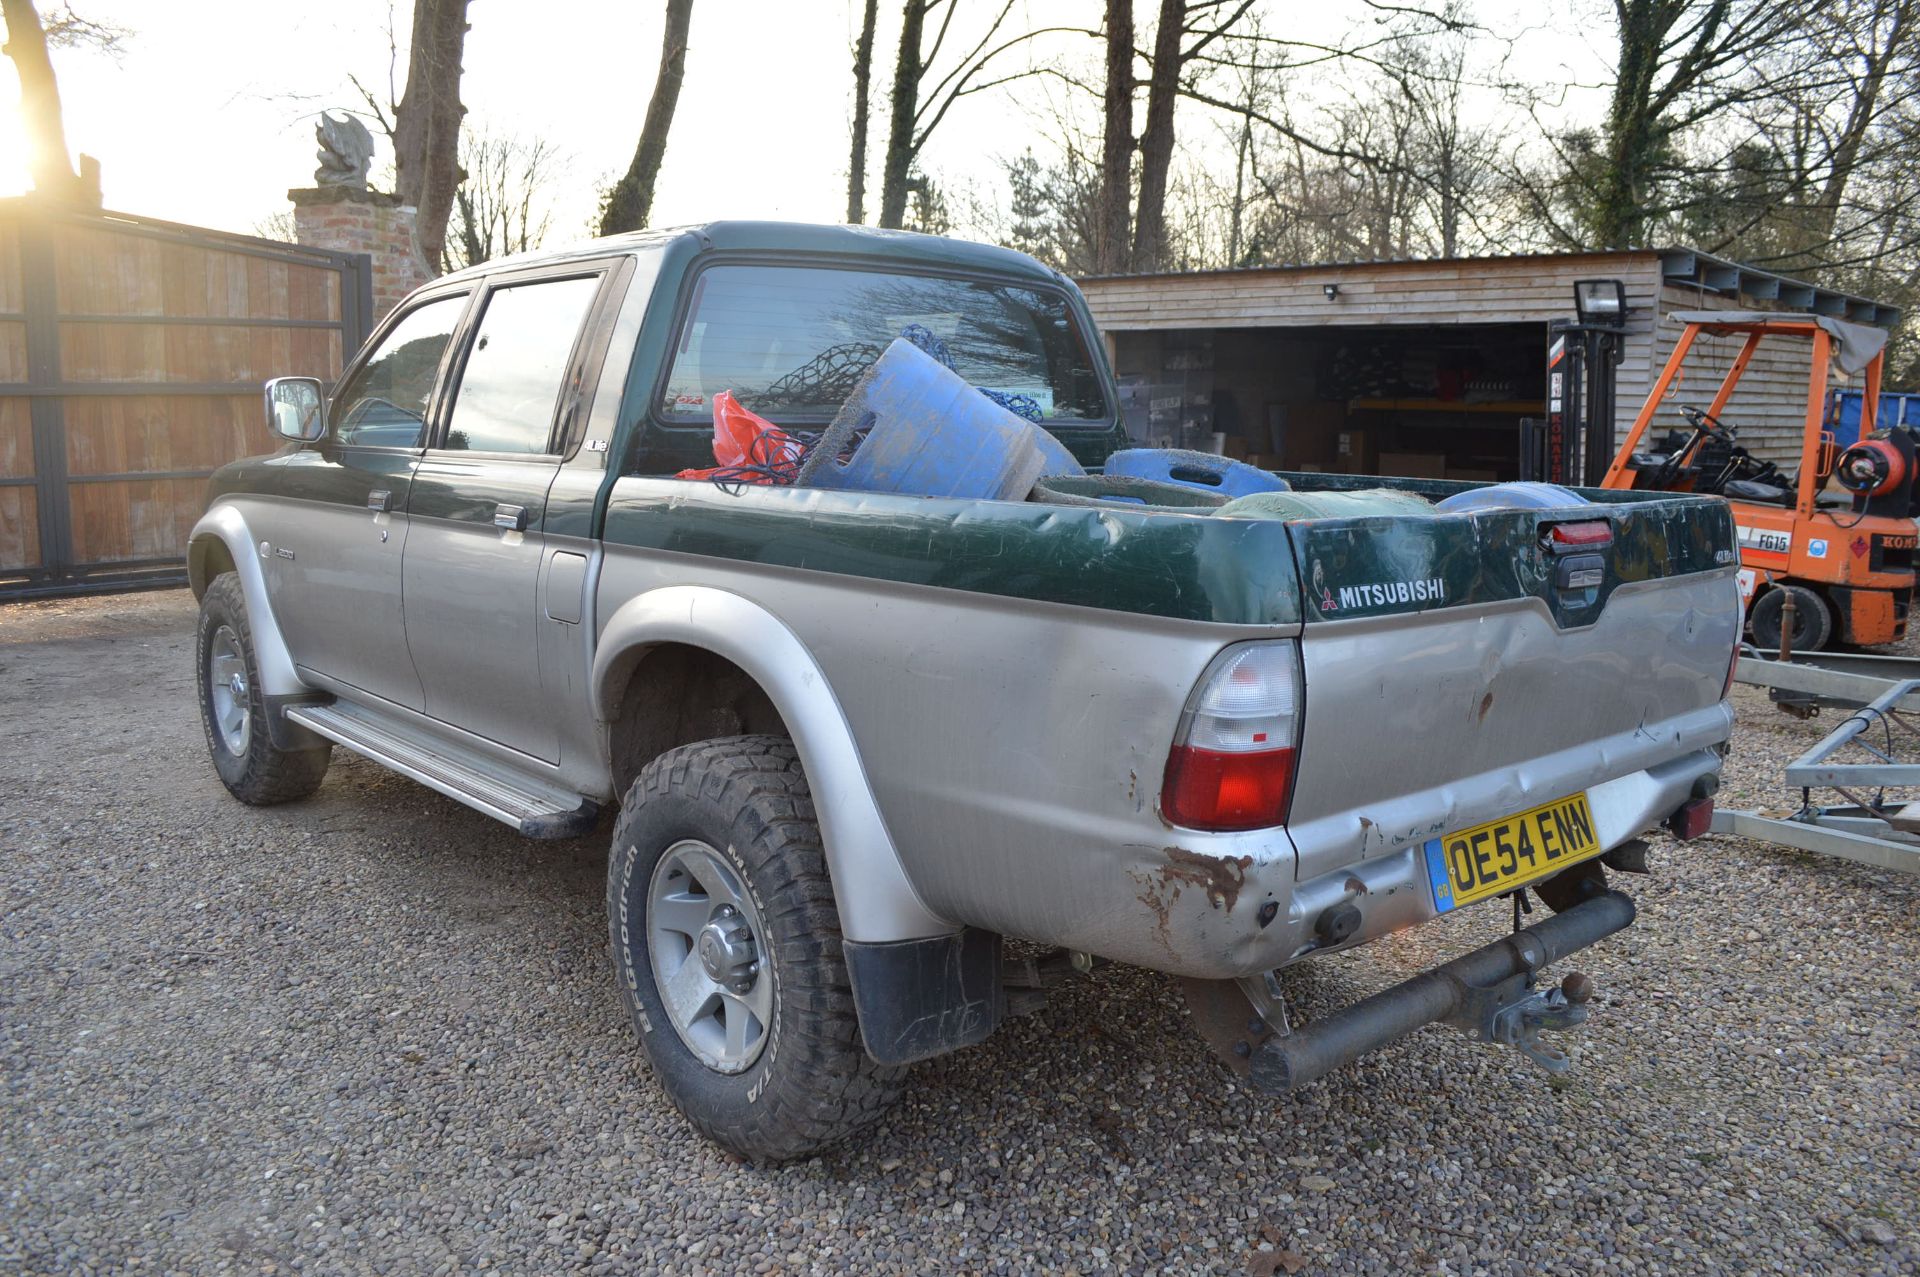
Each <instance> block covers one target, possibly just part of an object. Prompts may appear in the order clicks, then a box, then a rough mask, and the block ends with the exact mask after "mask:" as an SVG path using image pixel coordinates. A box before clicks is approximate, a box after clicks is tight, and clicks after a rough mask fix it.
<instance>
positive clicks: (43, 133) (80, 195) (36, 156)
mask: <svg viewBox="0 0 1920 1277" xmlns="http://www.w3.org/2000/svg"><path fill="white" fill-rule="evenodd" d="M0 16H4V17H5V19H6V23H7V43H6V49H5V52H6V55H7V57H8V58H9V59H11V60H12V62H13V68H14V71H15V72H16V73H17V74H18V75H19V77H20V113H21V115H22V117H23V123H24V124H25V125H26V133H27V169H28V172H29V173H30V174H31V175H32V177H33V189H34V191H35V192H36V193H37V194H40V195H44V196H48V197H51V198H54V199H62V200H80V201H83V202H86V203H91V204H98V203H99V202H100V182H99V173H98V167H97V166H96V165H93V164H92V162H91V161H90V160H89V158H88V157H86V156H84V155H83V156H81V157H80V159H81V165H80V168H79V169H78V170H76V169H75V168H74V164H73V157H72V154H71V153H70V152H69V151H68V149H67V126H66V122H65V118H64V116H63V114H62V112H61V109H60V84H59V81H58V79H57V78H56V77H55V76H54V73H53V59H52V58H51V57H49V56H48V54H47V50H48V48H50V47H52V48H63V47H72V46H76V45H78V46H88V47H92V48H96V49H101V50H105V51H107V52H113V51H115V50H116V49H117V48H118V47H119V44H120V42H121V40H123V39H124V38H125V36H126V34H127V32H126V31H125V29H124V28H121V27H116V26H112V25H109V24H105V23H99V22H93V21H90V20H88V19H86V18H83V17H81V16H79V15H77V14H75V13H74V12H73V10H71V9H67V8H58V9H52V10H49V11H48V13H47V16H46V18H45V19H44V20H43V19H42V18H41V16H40V12H39V10H38V9H36V8H35V7H34V4H33V0H0Z"/></svg>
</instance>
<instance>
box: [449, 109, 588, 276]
mask: <svg viewBox="0 0 1920 1277" xmlns="http://www.w3.org/2000/svg"><path fill="white" fill-rule="evenodd" d="M460 167H461V169H462V170H463V171H464V172H465V173H466V179H465V180H464V181H462V182H461V183H460V189H459V190H458V191H456V192H454V196H453V217H452V220H451V221H450V222H449V223H448V226H447V242H446V248H445V251H444V253H443V256H442V260H441V268H442V269H443V270H460V269H462V268H464V267H467V266H474V265H478V264H479V263H481V262H485V261H491V260H492V259H493V258H495V257H503V256H505V255H506V254H508V253H524V252H527V251H528V250H530V249H535V248H538V247H540V244H541V242H542V241H543V240H545V239H546V236H547V231H548V230H549V228H550V227H551V225H552V220H553V209H552V205H551V204H550V203H549V201H548V200H547V198H546V195H545V192H546V190H547V188H548V187H549V186H550V185H551V184H552V182H553V180H554V179H555V178H557V177H560V176H562V175H563V173H564V171H565V168H566V162H565V159H564V157H563V156H561V154H560V153H559V151H558V150H557V149H556V148H555V147H554V145H553V144H552V143H551V142H549V141H547V140H546V139H545V138H539V137H536V138H532V139H527V138H522V137H518V136H515V135H513V134H508V133H496V132H492V131H490V130H485V129H480V130H475V129H469V130H468V131H467V134H466V137H465V138H464V139H463V140H462V142H461V146H460Z"/></svg>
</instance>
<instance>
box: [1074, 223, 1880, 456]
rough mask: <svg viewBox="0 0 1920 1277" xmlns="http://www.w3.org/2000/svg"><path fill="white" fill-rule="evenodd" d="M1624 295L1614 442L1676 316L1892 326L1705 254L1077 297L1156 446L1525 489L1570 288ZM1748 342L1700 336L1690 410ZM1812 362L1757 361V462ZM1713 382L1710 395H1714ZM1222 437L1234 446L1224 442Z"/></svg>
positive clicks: (1789, 445) (1310, 271)
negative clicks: (1524, 437)
mask: <svg viewBox="0 0 1920 1277" xmlns="http://www.w3.org/2000/svg"><path fill="white" fill-rule="evenodd" d="M1587 279H1617V280H1620V281H1621V282H1622V283H1623V284H1624V285H1625V288H1626V296H1627V305H1628V315H1627V325H1626V326H1627V336H1626V338H1625V342H1624V346H1625V357H1624V361H1623V362H1622V364H1621V365H1620V367H1619V370H1618V403H1617V420H1616V433H1619V432H1624V430H1625V429H1626V427H1627V426H1628V425H1630V424H1631V422H1632V420H1633V417H1634V414H1635V413H1636V412H1637V411H1638V410H1639V408H1640V406H1641V404H1642V403H1643V401H1644V400H1645V398H1646V395H1647V390H1648V387H1649V386H1650V385H1651V384H1652V382H1653V378H1654V377H1655V376H1656V375H1657V373H1658V371H1659V369H1660V367H1661V365H1662V363H1664V361H1665V360H1666V358H1667V355H1668V353H1669V352H1670V351H1671V350H1672V348H1673V341H1674V338H1675V337H1676V336H1677V335H1678V332H1679V327H1678V325H1676V324H1674V323H1672V322H1670V321H1669V320H1668V316H1669V315H1671V314H1672V313H1673V312H1675V311H1680V310H1718V309H1725V310H1754V309H1761V310H1769V309H1772V310H1782V311H1793V310H1800V311H1813V312H1816V313H1819V314H1826V315H1835V316H1839V317H1841V318H1845V319H1849V320H1853V321H1855V322H1859V323H1866V324H1874V325H1878V326H1880V327H1891V326H1892V324H1893V323H1894V322H1895V321H1896V320H1897V319H1898V317H1899V313H1898V311H1897V310H1895V309H1894V308H1893V307H1891V306H1887V305H1884V304H1881V303H1879V302H1875V301H1872V300H1870V299H1868V298H1863V297H1854V296H1849V295H1847V294H1844V293H1836V292H1833V291H1831V290H1828V289H1824V288H1819V287H1816V286H1814V285H1812V284H1808V283H1805V282H1802V281H1799V280H1794V279H1789V278H1786V277H1784V276H1780V275H1774V274H1770V273H1768V272H1766V271H1760V270H1754V269H1752V268H1750V267H1745V266H1740V265H1738V264H1736V263H1733V262H1728V261H1723V260H1721V259H1719V258H1716V257H1713V256H1710V255H1708V254H1705V253H1700V252H1696V251H1693V250H1691V249H1659V250H1654V249H1648V250H1643V251H1633V252H1618V253H1558V254H1533V255H1527V256H1514V257H1485V258H1455V259H1443V260H1432V261H1392V262H1344V263H1334V264H1324V265H1311V266H1276V267H1260V268H1254V269H1248V270H1221V271H1198V272H1193V273H1188V274H1165V275H1126V276H1097V277H1092V278H1087V279H1082V280H1080V281H1079V284H1080V287H1081V290H1082V291H1083V292H1084V293H1085V294H1086V297H1087V302H1088V305H1089V306H1090V307H1091V308H1092V310H1093V315H1094V318H1095V319H1096V320H1097V321H1098V323H1099V325H1100V328H1101V330H1102V331H1103V332H1104V333H1105V335H1106V340H1107V344H1108V354H1109V356H1110V357H1111V358H1112V360H1113V364H1114V369H1115V371H1116V372H1117V373H1118V374H1119V376H1120V378H1121V380H1122V383H1123V386H1124V387H1125V388H1126V393H1127V398H1128V412H1129V419H1130V424H1131V425H1132V426H1133V427H1134V429H1135V431H1136V433H1137V435H1138V437H1141V438H1144V439H1147V440H1150V441H1152V442H1155V443H1170V444H1173V445H1175V446H1183V447H1200V448H1207V447H1209V446H1210V445H1211V444H1214V443H1218V444H1220V445H1221V446H1222V447H1223V448H1224V450H1225V451H1227V452H1228V453H1230V454H1236V455H1238V454H1246V455H1249V456H1252V457H1254V458H1255V459H1256V461H1257V462H1258V463H1260V464H1263V465H1266V466H1268V467H1269V468H1275V469H1290V470H1301V469H1305V470H1314V469H1324V470H1338V471H1347V472H1350V473H1363V474H1369V473H1370V474H1417V475H1425V476H1431V477H1447V478H1461V479H1510V478H1515V477H1517V475H1518V464H1519V432H1520V422H1521V421H1522V419H1525V418H1540V417H1543V416H1544V415H1545V413H1546V407H1547V405H1546V399H1547V351H1548V345H1549V335H1548V325H1549V323H1550V322H1551V321H1553V320H1557V319H1571V318H1572V317H1573V286H1574V282H1575V281H1576V280H1587ZM1738 346H1739V339H1737V338H1720V339H1705V338H1703V339H1702V342H1701V343H1698V344H1696V346H1695V352H1696V353H1695V355H1694V357H1693V360H1692V364H1691V366H1692V368H1693V369H1694V372H1693V375H1692V376H1691V377H1689V378H1688V379H1687V380H1686V381H1685V382H1683V383H1682V384H1680V385H1678V386H1676V387H1675V388H1674V391H1673V392H1672V394H1671V396H1670V401H1671V403H1672V404H1673V405H1674V408H1675V411H1672V412H1670V413H1666V414H1663V415H1662V416H1660V417H1658V418H1656V426H1660V425H1666V426H1671V427H1675V428H1677V427H1679V426H1680V424H1681V422H1680V417H1679V414H1678V411H1677V408H1678V406H1679V405H1681V404H1688V403H1696V402H1697V403H1700V404H1703V405H1704V404H1705V403H1706V402H1707V401H1708V400H1709V399H1710V398H1711V397H1712V392H1713V389H1714V387H1715V386H1717V384H1718V381H1719V377H1718V375H1717V374H1718V373H1720V372H1724V370H1725V369H1726V368H1727V366H1728V365H1729V364H1730V363H1731V362H1732V360H1733V357H1734V355H1735V353H1736V352H1737V350H1738ZM1809 355H1810V351H1809V350H1808V349H1807V348H1806V347H1802V346H1798V345H1797V344H1795V345H1787V344H1782V343H1779V342H1772V343H1769V344H1768V345H1767V346H1765V347H1762V350H1761V353H1760V356H1759V358H1757V359H1756V360H1755V363H1754V365H1753V367H1752V368H1750V369H1749V370H1748V373H1747V375H1746V377H1745V378H1744V379H1743V381H1742V382H1741V386H1740V390H1739V392H1738V394H1737V395H1736V397H1735V398H1734V400H1733V402H1732V404H1731V405H1730V407H1729V410H1728V412H1727V413H1726V414H1725V416H1726V419H1727V420H1728V421H1729V422H1731V423H1732V424H1734V425H1735V427H1736V428H1737V429H1738V431H1739V435H1740V438H1741V441H1742V442H1744V443H1746V444H1747V445H1748V446H1749V447H1750V448H1752V449H1753V450H1754V451H1755V452H1756V453H1758V454H1759V455H1761V456H1764V457H1768V458H1771V459H1773V460H1777V461H1781V462H1789V463H1790V462H1792V461H1794V460H1795V459H1796V458H1797V457H1798V454H1799V433H1800V423H1801V421H1802V420H1803V419H1804V414H1805V411H1806V396H1807V361H1808V358H1809ZM1709 377H1711V379H1710V380H1709ZM1216 433H1217V434H1219V435H1220V436H1221V439H1220V440H1214V439H1213V435H1215V434H1216Z"/></svg>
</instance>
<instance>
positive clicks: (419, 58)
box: [363, 0, 468, 265]
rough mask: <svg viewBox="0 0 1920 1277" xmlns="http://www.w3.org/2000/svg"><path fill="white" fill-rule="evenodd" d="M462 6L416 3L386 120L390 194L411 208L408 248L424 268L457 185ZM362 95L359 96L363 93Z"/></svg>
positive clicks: (458, 2)
mask: <svg viewBox="0 0 1920 1277" xmlns="http://www.w3.org/2000/svg"><path fill="white" fill-rule="evenodd" d="M467 3H468V0H414V5H413V35H412V39H411V40H410V42H409V43H408V45H407V87H406V89H405V90H404V91H403V92H402V93H401V95H400V100H399V102H398V103H397V104H395V106H394V108H393V113H392V126H391V128H390V129H389V130H388V132H389V135H390V136H391V137H392V139H393V168H394V188H395V190H394V193H395V194H396V195H398V196H399V197H400V200H401V202H402V203H405V204H411V205H413V207H414V209H415V210H416V213H415V219H414V231H413V238H414V243H415V244H416V245H417V246H418V247H419V249H420V256H421V258H422V259H424V260H425V261H426V262H427V263H428V264H429V265H432V264H434V263H436V262H438V261H439V260H440V250H441V244H442V243H443V242H444V240H445V238H446V233H447V218H448V217H449V216H450V215H451V214H452V212H453V193H454V191H455V189H457V188H458V187H459V185H460V128H461V121H462V120H464V119H465V118H466V114H467V108H466V107H465V106H464V105H463V104H462V103H461V101H460V73H461V58H462V57H463V56H464V53H465V49H466V42H467ZM363 92H364V90H363Z"/></svg>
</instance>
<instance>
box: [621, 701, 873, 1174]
mask: <svg viewBox="0 0 1920 1277" xmlns="http://www.w3.org/2000/svg"><path fill="white" fill-rule="evenodd" d="M607 918H608V930H609V939H610V941H611V944H612V950H613V964H614V974H615V976H616V977H617V978H618V980H619V982H620V988H621V992H622V993H623V994H624V995H625V998H626V1002H627V1008H628V1010H629V1012H630V1013H631V1014H632V1016H633V1023H634V1027H635V1029H636V1030H638V1032H639V1034H640V1041H641V1045H642V1046H643V1047H644V1048H645V1049H646V1053H647V1058H648V1060H649V1061H650V1062H651V1063H652V1065H653V1071H654V1074H655V1076H656V1077H658V1078H659V1079H660V1085H661V1086H662V1088H664V1089H665V1091H666V1093H667V1097H668V1098H669V1099H671V1100H672V1101H673V1103H674V1105H675V1106H676V1107H678V1108H679V1110H680V1111H681V1112H682V1113H683V1114H685V1115H686V1118H687V1120H688V1121H689V1122H691V1123H692V1124H693V1125H694V1127H695V1128H697V1129H698V1130H699V1131H700V1133H701V1134H703V1135H705V1136H706V1137H707V1138H708V1139H710V1140H712V1141H714V1142H715V1143H716V1144H719V1145H721V1146H722V1147H724V1148H727V1149H731V1150H732V1151H733V1152H735V1153H738V1154H740V1155H741V1156H742V1157H746V1158H750V1159H754V1160H763V1161H787V1160H791V1159H793V1158H798V1157H807V1156H810V1155H811V1154H813V1153H816V1152H819V1151H820V1150H821V1149H823V1148H826V1147H827V1146H829V1145H831V1144H834V1143H836V1142H838V1141H840V1140H843V1139H845V1138H847V1137H848V1136H849V1135H852V1134H854V1133H855V1132H857V1131H859V1130H860V1129H861V1128H863V1127H865V1126H867V1125H868V1124H869V1123H871V1122H873V1121H874V1120H875V1119H877V1118H878V1117H879V1116H880V1115H881V1114H882V1113H883V1112H885V1111H886V1109H887V1107H888V1105H890V1104H891V1103H892V1102H893V1100H894V1098H895V1097H896V1096H897V1094H898V1093H899V1088H900V1082H901V1079H902V1078H903V1077H904V1076H905V1073H906V1070H904V1069H899V1068H887V1067H884V1066H882V1065H880V1064H877V1063H875V1062H874V1060H873V1059H872V1057H870V1056H869V1055H867V1053H866V1050H865V1048H864V1047H863V1046H862V1045H861V1041H860V1026H859V1021H858V1018H857V1016H856V1013H855V1011H854V1003H853V992H852V988H851V986H850V985H849V983H848V980H847V968H846V963H845V961H844V960H843V959H842V957H841V950H840V916H839V912H838V910H837V909H836V908H835V905H834V900H833V887H832V884H831V882H830V881H829V879H828V876H827V864H826V855H825V853H824V852H823V851H822V849H821V845H820V830H819V826H818V825H817V824H816V823H815V822H814V818H813V800H812V797H811V796H810V794H809V792H808V789H807V780H806V776H805V774H804V773H803V772H802V771H801V768H800V759H799V757H798V755H797V754H796V753H795V752H794V749H793V745H792V743H791V742H790V741H788V740H787V739H786V738H784V737H779V736H731V737H724V738H721V739H717V740H709V741H702V742H700V743H698V744H694V745H683V746H681V747H680V748H678V749H674V750H669V751H668V752H667V753H665V754H662V755H661V756H660V757H659V758H656V759H655V760H654V761H653V762H652V763H650V764H648V766H647V767H646V769H645V770H644V771H642V772H641V773H640V775H639V777H638V778H637V779H636V780H635V781H634V782H633V786H632V788H630V789H629V790H628V791H627V796H626V799H625V802H624V804H623V806H622V810H621V813H620V820H619V822H618V823H617V824H616V825H615V826H614V833H613V850H612V854H611V855H610V856H609V857H608V861H607Z"/></svg>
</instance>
